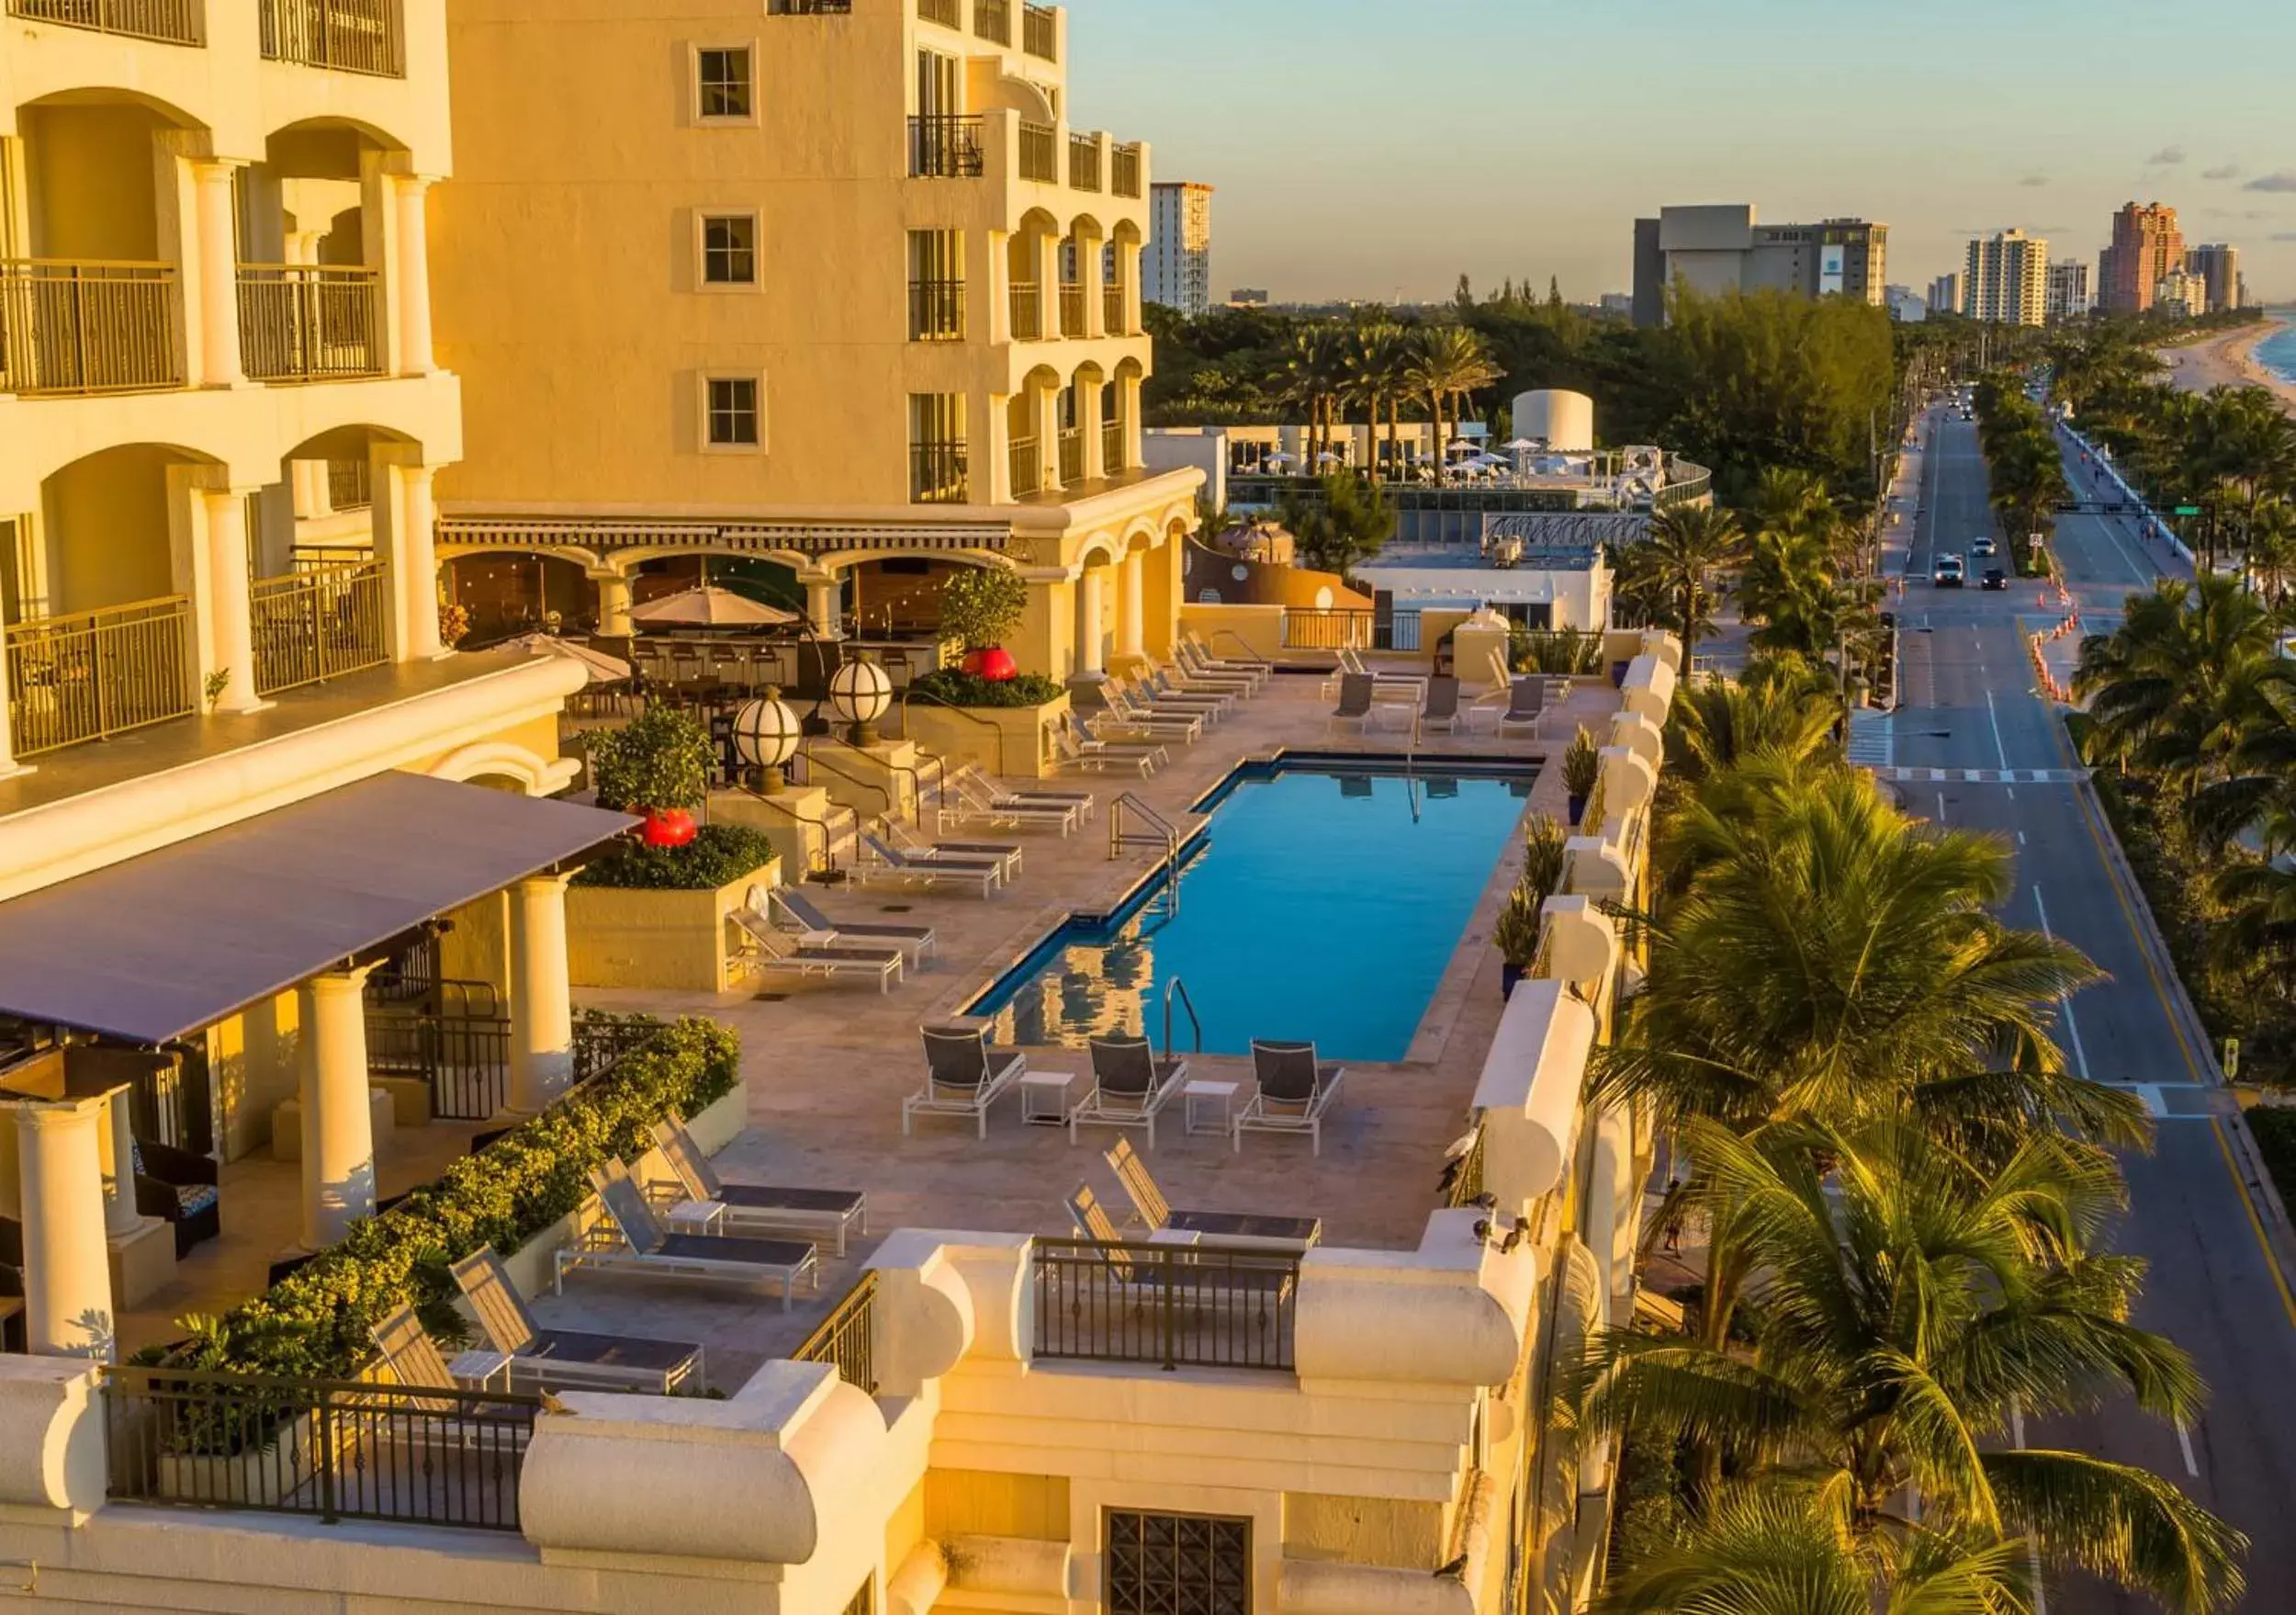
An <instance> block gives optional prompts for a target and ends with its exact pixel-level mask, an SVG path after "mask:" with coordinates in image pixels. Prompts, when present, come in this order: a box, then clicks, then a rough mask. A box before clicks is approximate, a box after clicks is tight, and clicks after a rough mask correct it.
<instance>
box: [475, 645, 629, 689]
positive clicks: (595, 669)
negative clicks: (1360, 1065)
mask: <svg viewBox="0 0 2296 1615" xmlns="http://www.w3.org/2000/svg"><path fill="white" fill-rule="evenodd" d="M502 648H503V649H506V650H523V651H524V652H525V653H526V654H527V655H529V656H563V657H565V658H566V659H567V660H568V661H579V662H580V663H581V664H582V666H583V667H584V668H585V669H586V670H588V672H589V673H590V682H591V683H593V684H612V683H619V682H620V681H622V680H624V679H626V678H628V677H629V676H630V664H629V663H628V662H626V661H623V660H622V659H621V658H620V657H618V656H608V655H607V654H606V653H605V652H604V651H602V650H592V649H591V648H590V647H589V646H587V645H585V644H583V643H582V642H581V641H580V640H579V639H561V638H558V637H557V635H555V634H521V635H520V636H519V637H518V638H515V639H506V640H504V641H503V645H502Z"/></svg>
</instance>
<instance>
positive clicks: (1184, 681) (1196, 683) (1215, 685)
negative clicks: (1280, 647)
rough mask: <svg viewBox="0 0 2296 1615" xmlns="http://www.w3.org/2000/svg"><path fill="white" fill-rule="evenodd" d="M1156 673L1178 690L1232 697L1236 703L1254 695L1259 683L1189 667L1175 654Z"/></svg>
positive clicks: (1243, 677) (1248, 678)
mask: <svg viewBox="0 0 2296 1615" xmlns="http://www.w3.org/2000/svg"><path fill="white" fill-rule="evenodd" d="M1157 672H1159V674H1161V676H1162V677H1163V678H1164V679H1165V681H1166V682H1167V683H1171V684H1173V685H1174V686H1176V688H1178V689H1181V690H1206V691H1210V693H1211V694H1213V695H1232V696H1233V697H1235V699H1237V700H1238V701H1242V700H1244V699H1245V698H1246V697H1249V696H1252V695H1258V694H1259V690H1260V686H1259V681H1257V680H1256V679H1253V678H1251V677H1248V676H1247V675H1245V674H1244V673H1224V672H1215V671H1212V670H1210V669H1205V668H1199V667H1191V666H1190V665H1189V664H1188V661H1187V657H1186V656H1185V655H1184V654H1178V653H1176V654H1175V655H1174V656H1173V658H1172V660H1171V661H1169V662H1167V663H1165V664H1164V665H1163V666H1162V667H1160V668H1158V669H1157Z"/></svg>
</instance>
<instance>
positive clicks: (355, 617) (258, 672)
mask: <svg viewBox="0 0 2296 1615" xmlns="http://www.w3.org/2000/svg"><path fill="white" fill-rule="evenodd" d="M247 604H248V615H249V616H250V618H251V623H250V627H251V629H252V631H253V638H254V644H255V693H256V694H257V695H272V694H274V693H276V692H277V691H280V690H293V689H297V688H299V687H300V686H302V685H304V684H316V683H320V682H321V681H322V680H326V679H332V678H340V677H342V676H343V674H344V673H347V672H358V671H359V670H360V669H361V668H367V667H379V666H381V665H382V664H383V663H384V662H385V661H388V660H389V659H390V653H389V651H388V649H386V648H385V646H384V643H383V568H382V563H381V562H379V561H366V562H363V563H359V562H355V563H353V564H352V565H349V566H335V567H326V568H310V569H309V570H302V571H298V572H293V573H290V574H289V575H288V576H287V577H284V578H265V579H264V580H262V581H261V582H257V583H256V584H254V585H253V587H252V588H250V589H249V590H248V602H247Z"/></svg>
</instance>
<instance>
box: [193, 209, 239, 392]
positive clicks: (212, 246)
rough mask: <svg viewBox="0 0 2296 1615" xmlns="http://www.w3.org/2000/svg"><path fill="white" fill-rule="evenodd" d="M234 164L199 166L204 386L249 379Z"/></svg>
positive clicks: (232, 385)
mask: <svg viewBox="0 0 2296 1615" xmlns="http://www.w3.org/2000/svg"><path fill="white" fill-rule="evenodd" d="M238 166H239V164H235V163H195V164H192V165H191V175H192V185H193V186H194V187H195V188H196V190H197V197H198V218H197V225H198V228H197V232H196V233H197V242H198V248H199V354H200V373H199V379H200V382H201V383H202V384H203V385H205V386H208V387H236V386H238V385H239V384H240V383H241V382H242V381H244V380H246V379H247V374H246V371H245V370H244V369H243V368H242V366H241V363H240V352H239V250H238V247H237V245H236V239H237V238H236V236H235V234H234V232H233V230H232V215H233V212H234V209H233V208H232V205H231V175H232V174H233V172H234V171H236V169H237V168H238Z"/></svg>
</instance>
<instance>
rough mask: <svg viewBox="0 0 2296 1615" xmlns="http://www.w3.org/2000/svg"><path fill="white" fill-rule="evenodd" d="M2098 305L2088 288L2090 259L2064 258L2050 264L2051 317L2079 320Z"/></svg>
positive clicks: (2055, 319) (2051, 318)
mask: <svg viewBox="0 0 2296 1615" xmlns="http://www.w3.org/2000/svg"><path fill="white" fill-rule="evenodd" d="M2095 306H2096V300H2095V299H2093V298H2092V297H2091V296H2090V295H2089V290H2088V259H2086V258H2064V259H2060V260H2059V261H2058V262H2056V263H2054V264H2052V265H2049V318H2050V320H2051V321H2052V322H2055V321H2058V320H2077V319H2079V318H2080V317H2081V316H2082V315H2084V314H2086V313H2088V311H2089V310H2090V309H2092V308H2094V307H2095Z"/></svg>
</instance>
